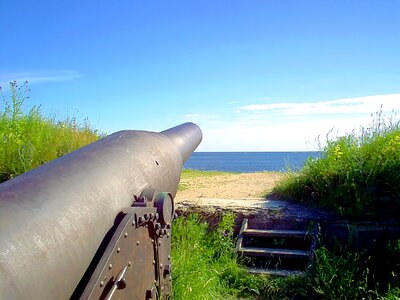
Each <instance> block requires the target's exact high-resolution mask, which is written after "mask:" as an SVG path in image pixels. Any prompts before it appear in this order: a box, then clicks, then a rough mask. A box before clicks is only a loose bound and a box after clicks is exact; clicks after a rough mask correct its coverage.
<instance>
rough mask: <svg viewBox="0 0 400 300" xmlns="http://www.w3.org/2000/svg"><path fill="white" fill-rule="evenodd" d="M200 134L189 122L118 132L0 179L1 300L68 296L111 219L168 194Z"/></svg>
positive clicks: (105, 232)
mask: <svg viewBox="0 0 400 300" xmlns="http://www.w3.org/2000/svg"><path fill="white" fill-rule="evenodd" d="M201 139H202V133H201V130H200V128H199V127H197V125H195V124H193V123H185V124H182V125H179V126H177V127H174V128H171V129H168V130H165V131H163V132H160V133H156V132H147V131H135V130H125V131H119V132H116V133H114V134H111V135H109V136H107V137H105V138H103V139H100V140H99V141H97V142H95V143H92V144H90V145H88V146H85V147H83V148H80V149H79V150H77V151H74V152H72V153H70V154H67V155H65V156H63V157H60V158H58V159H56V160H54V161H52V162H50V163H47V164H45V165H42V166H40V167H39V168H36V169H34V170H32V171H29V172H27V173H25V174H22V175H20V176H18V177H16V178H14V179H12V180H9V181H7V182H4V183H2V184H0V298H1V299H65V298H69V297H71V296H72V295H74V291H75V290H76V288H77V286H78V284H79V282H80V281H81V279H82V277H83V276H84V274H85V272H87V270H88V268H89V265H90V264H91V262H92V260H93V257H94V256H95V254H96V252H98V250H99V246H100V244H101V243H102V242H103V241H104V240H105V237H106V235H107V233H108V232H109V231H110V230H111V228H113V227H115V225H116V224H115V223H116V219H117V216H118V215H119V214H121V212H122V211H123V209H124V208H127V207H128V208H129V207H132V206H134V203H135V201H137V200H138V199H139V198H140V196H141V195H143V194H144V193H148V191H152V192H154V193H155V194H156V193H157V192H164V193H167V194H162V195H171V197H172V198H173V197H174V196H175V194H176V191H177V187H178V183H179V179H180V174H181V170H182V166H183V163H184V162H185V161H186V159H187V158H188V157H189V156H190V154H191V153H192V152H193V151H194V150H195V149H196V147H197V146H198V145H199V143H200V141H201ZM154 201H155V202H154V203H156V204H157V201H158V200H157V199H155V200H154ZM146 209H149V208H146ZM135 216H136V215H135ZM142 220H144V219H142ZM154 220H155V218H154ZM154 222H156V221H154ZM117 225H118V224H117ZM144 227H146V228H147V226H145V225H144ZM144 227H143V228H144ZM146 230H147V229H146ZM164 233H165V231H164ZM125 269H126V267H125ZM125 271H126V270H125ZM125 271H124V272H125ZM121 272H122V271H121Z"/></svg>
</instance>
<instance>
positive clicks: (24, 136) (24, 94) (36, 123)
mask: <svg viewBox="0 0 400 300" xmlns="http://www.w3.org/2000/svg"><path fill="white" fill-rule="evenodd" d="M5 94H6V93H5V92H3V91H2V90H0V96H1V100H2V102H3V103H2V104H3V105H2V106H1V109H0V145H1V146H0V182H2V181H5V180H8V179H11V178H13V177H15V176H17V175H19V174H22V173H24V172H26V171H29V170H31V169H33V168H36V167H38V166H39V165H41V164H44V163H46V162H48V161H51V160H53V159H55V158H58V157H60V156H62V155H64V154H67V153H69V152H71V151H74V150H76V149H78V148H80V147H82V146H84V145H87V144H89V143H91V142H93V141H96V140H97V139H98V138H99V137H100V136H101V134H99V133H98V131H97V130H94V129H92V127H91V126H90V124H89V122H88V121H87V120H84V121H83V122H81V123H79V122H78V121H77V118H76V117H67V118H65V119H63V120H57V119H56V118H55V117H46V116H43V115H42V113H41V111H40V107H33V108H32V109H31V110H30V111H29V112H27V113H25V112H24V107H23V106H24V104H25V102H26V101H27V100H28V98H29V96H28V94H29V88H28V86H27V83H26V82H25V83H24V84H23V85H18V83H17V82H13V83H11V84H10V92H9V96H8V97H6V95H5Z"/></svg>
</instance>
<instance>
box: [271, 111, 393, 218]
mask: <svg viewBox="0 0 400 300" xmlns="http://www.w3.org/2000/svg"><path fill="white" fill-rule="evenodd" d="M273 192H274V193H276V194H280V195H282V196H284V197H286V198H291V199H294V200H297V201H301V202H312V203H313V204H316V205H318V206H322V207H327V208H333V209H334V210H336V211H337V212H338V213H339V214H340V215H342V216H346V217H358V216H373V215H376V214H377V213H380V214H382V215H385V214H386V213H387V212H392V213H396V214H399V212H400V200H399V199H400V122H399V121H395V120H394V118H389V119H385V118H384V117H383V116H382V113H381V112H379V113H377V115H376V118H375V119H374V121H373V122H372V124H371V125H370V126H369V127H368V128H366V129H365V128H363V129H361V130H360V132H359V133H358V134H356V133H355V132H352V133H350V134H347V135H345V136H342V137H339V138H337V139H336V140H328V142H327V146H326V147H325V148H324V149H323V152H322V155H321V158H317V159H312V158H310V159H308V160H307V161H306V163H305V165H304V167H303V169H301V170H300V171H298V172H290V173H288V174H287V175H286V176H285V178H284V179H283V180H282V181H281V182H280V183H278V185H277V186H276V187H275V189H274V191H273Z"/></svg>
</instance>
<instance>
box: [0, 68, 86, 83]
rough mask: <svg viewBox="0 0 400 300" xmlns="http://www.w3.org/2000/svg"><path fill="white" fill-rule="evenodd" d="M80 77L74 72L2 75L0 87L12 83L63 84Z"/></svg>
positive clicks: (80, 75) (59, 71)
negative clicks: (62, 82)
mask: <svg viewBox="0 0 400 300" xmlns="http://www.w3.org/2000/svg"><path fill="white" fill-rule="evenodd" d="M79 77H82V74H81V73H79V72H78V71H74V70H57V71H47V72H44V71H41V72H19V73H2V74H0V86H7V85H8V84H9V83H10V82H11V81H17V82H25V81H28V83H29V84H35V83H43V82H61V81H67V80H72V79H76V78H79Z"/></svg>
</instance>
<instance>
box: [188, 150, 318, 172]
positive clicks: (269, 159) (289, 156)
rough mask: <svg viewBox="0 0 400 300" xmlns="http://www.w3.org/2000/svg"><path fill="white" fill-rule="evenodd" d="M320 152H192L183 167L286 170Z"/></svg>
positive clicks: (249, 170) (252, 170)
mask: <svg viewBox="0 0 400 300" xmlns="http://www.w3.org/2000/svg"><path fill="white" fill-rule="evenodd" d="M310 156H311V157H318V156H320V152H194V153H193V154H192V156H191V157H190V158H189V159H188V160H187V161H186V163H185V164H184V166H183V168H184V169H196V170H207V171H211V170H218V171H226V172H242V173H246V172H260V171H287V170H288V168H290V169H291V170H297V169H299V168H301V167H302V166H303V164H304V162H305V161H306V160H307V158H308V157H310Z"/></svg>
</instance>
